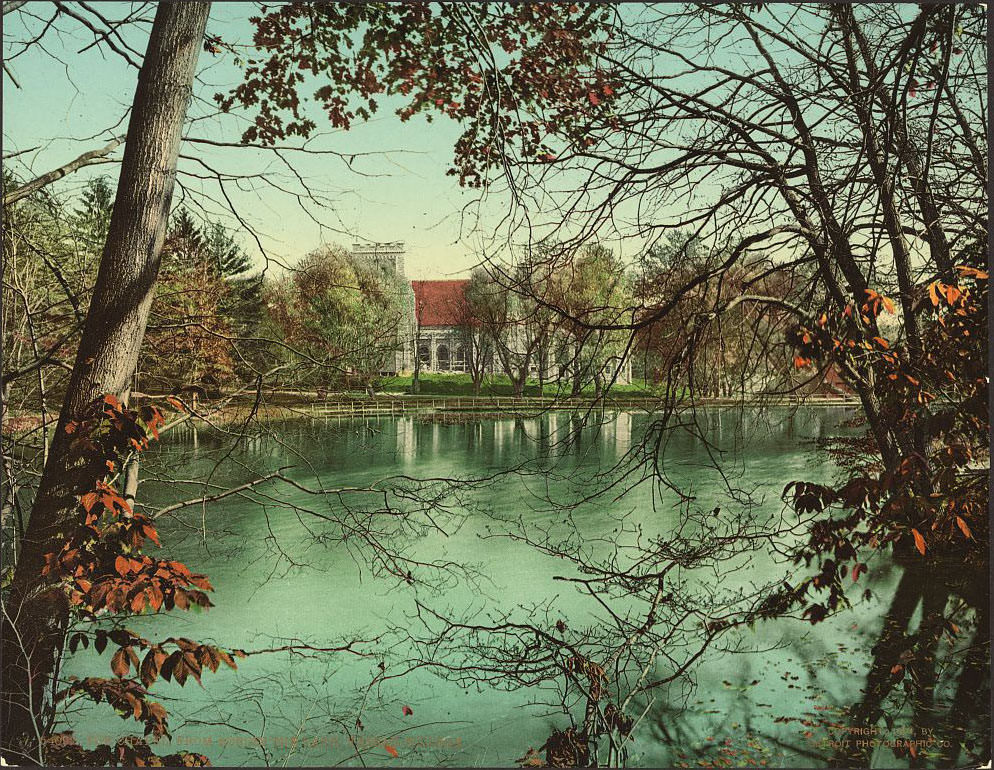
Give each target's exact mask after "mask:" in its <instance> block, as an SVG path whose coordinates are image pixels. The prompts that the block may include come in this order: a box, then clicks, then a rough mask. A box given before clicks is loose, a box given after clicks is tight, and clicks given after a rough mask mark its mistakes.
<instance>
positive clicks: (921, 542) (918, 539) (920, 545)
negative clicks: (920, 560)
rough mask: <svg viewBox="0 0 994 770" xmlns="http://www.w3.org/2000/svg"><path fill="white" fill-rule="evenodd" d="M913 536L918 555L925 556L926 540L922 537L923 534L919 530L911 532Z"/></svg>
mask: <svg viewBox="0 0 994 770" xmlns="http://www.w3.org/2000/svg"><path fill="white" fill-rule="evenodd" d="M911 534H912V535H914V537H915V548H917V549H918V553H920V554H921V555H922V556H924V555H925V538H924V537H922V533H921V532H919V531H918V530H917V529H913V530H911Z"/></svg>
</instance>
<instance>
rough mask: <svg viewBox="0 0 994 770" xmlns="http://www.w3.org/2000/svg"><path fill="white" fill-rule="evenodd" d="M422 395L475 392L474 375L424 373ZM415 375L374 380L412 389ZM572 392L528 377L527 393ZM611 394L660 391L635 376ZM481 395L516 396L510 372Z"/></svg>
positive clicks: (392, 388)
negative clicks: (634, 378) (630, 382)
mask: <svg viewBox="0 0 994 770" xmlns="http://www.w3.org/2000/svg"><path fill="white" fill-rule="evenodd" d="M419 379H420V384H421V388H420V395H423V396H472V395H473V379H472V378H471V377H470V376H469V375H468V374H439V373H437V372H431V373H426V374H422V375H421V376H420V378H419ZM413 380H414V376H413V375H410V374H408V375H400V376H396V377H383V378H381V379H380V380H378V381H377V382H376V383H374V387H375V388H376V389H377V390H380V391H384V392H386V393H403V394H408V393H410V392H411V388H412V385H413ZM569 394H570V388H569V386H568V385H567V384H566V383H561V382H557V383H546V385H545V387H544V388H543V389H542V390H541V391H540V390H539V385H538V380H528V382H527V383H526V384H525V391H524V395H525V396H560V397H565V396H568V395H569ZM611 394H612V395H616V396H625V397H626V398H631V397H633V396H635V397H637V396H645V397H647V398H649V397H653V396H655V395H657V393H656V392H655V391H654V389H653V387H652V386H651V385H649V384H647V383H646V382H645V381H644V380H634V381H633V382H632V384H631V385H621V384H615V385H612V386H611ZM480 395H481V396H513V395H514V388H513V387H512V386H511V380H510V378H508V377H507V375H503V374H501V375H496V374H495V375H493V376H489V377H487V378H486V379H485V380H484V381H483V384H482V386H481V388H480ZM580 395H581V396H585V397H588V398H593V397H594V386H593V385H589V386H587V387H585V388H584V389H583V390H582V391H581V393H580Z"/></svg>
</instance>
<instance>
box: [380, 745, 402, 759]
mask: <svg viewBox="0 0 994 770" xmlns="http://www.w3.org/2000/svg"><path fill="white" fill-rule="evenodd" d="M383 748H385V749H386V750H387V754H389V755H390V756H391V757H393V758H394V759H396V758H397V757H399V756H400V754H399V753H398V752H397V749H395V748H394V747H393V746H391V745H390V744H389V743H384V744H383Z"/></svg>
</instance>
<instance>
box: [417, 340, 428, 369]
mask: <svg viewBox="0 0 994 770" xmlns="http://www.w3.org/2000/svg"><path fill="white" fill-rule="evenodd" d="M418 360H419V361H421V366H423V367H429V366H431V348H429V347H428V345H427V344H426V343H424V342H422V343H421V344H420V345H418Z"/></svg>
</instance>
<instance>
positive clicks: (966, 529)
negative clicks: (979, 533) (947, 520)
mask: <svg viewBox="0 0 994 770" xmlns="http://www.w3.org/2000/svg"><path fill="white" fill-rule="evenodd" d="M956 524H957V525H959V528H960V531H961V532H962V533H963V536H964V537H966V538H967V539H969V538H972V537H973V535H972V534H971V533H970V528H969V527H968V526H967V524H966V522H965V521H963V519H961V518H960V517H959V516H957V517H956Z"/></svg>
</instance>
